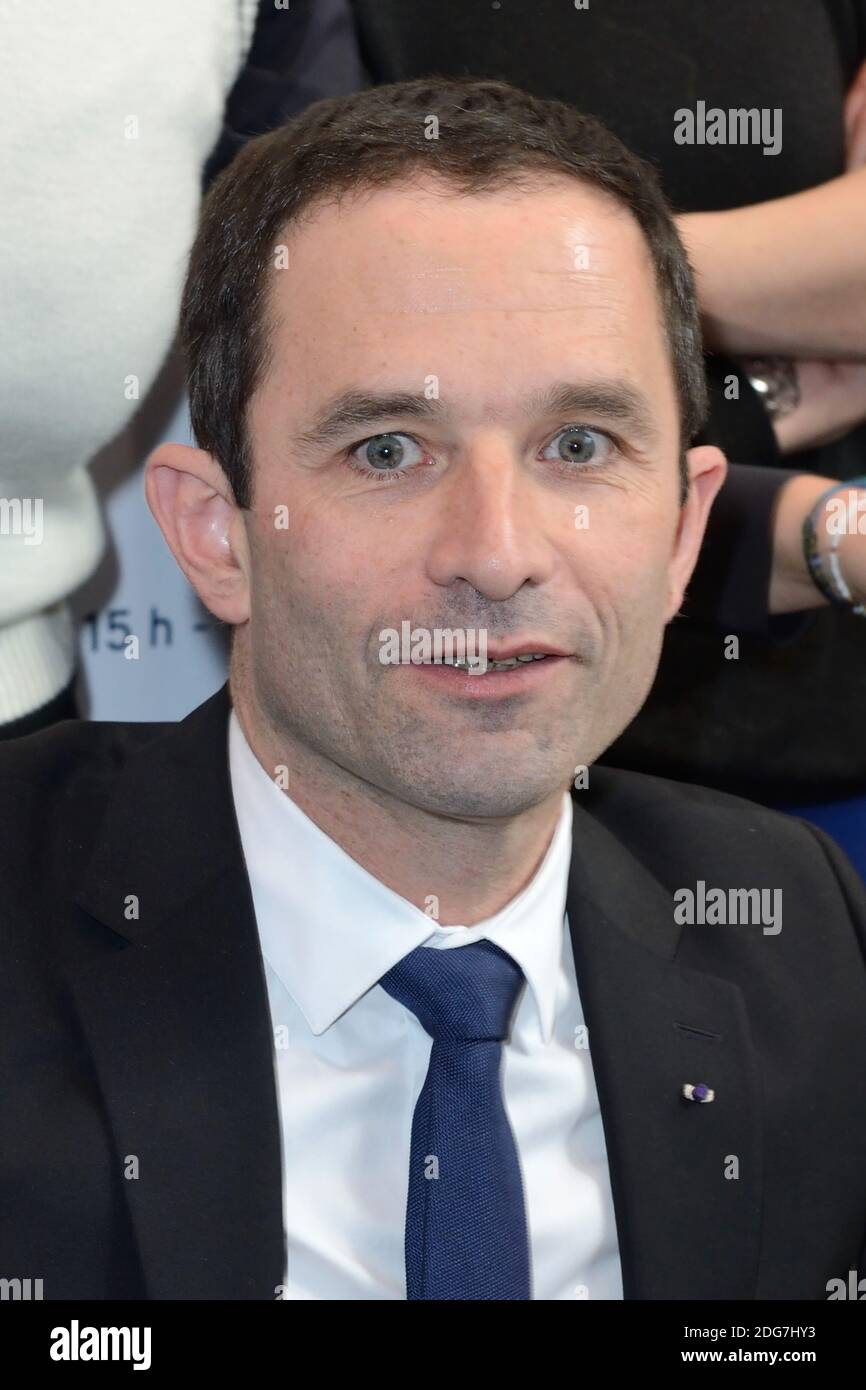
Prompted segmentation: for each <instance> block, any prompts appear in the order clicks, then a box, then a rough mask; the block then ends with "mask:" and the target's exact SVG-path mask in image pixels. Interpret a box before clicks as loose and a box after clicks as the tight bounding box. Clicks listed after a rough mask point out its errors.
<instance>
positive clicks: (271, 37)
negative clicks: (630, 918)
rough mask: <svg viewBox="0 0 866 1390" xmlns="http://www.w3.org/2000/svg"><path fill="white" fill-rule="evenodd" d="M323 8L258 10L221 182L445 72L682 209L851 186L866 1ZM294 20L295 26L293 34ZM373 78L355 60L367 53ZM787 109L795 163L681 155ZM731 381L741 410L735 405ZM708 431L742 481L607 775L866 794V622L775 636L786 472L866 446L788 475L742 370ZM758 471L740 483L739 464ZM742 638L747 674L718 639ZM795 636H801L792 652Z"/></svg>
mask: <svg viewBox="0 0 866 1390" xmlns="http://www.w3.org/2000/svg"><path fill="white" fill-rule="evenodd" d="M351 8H352V13H353V16H354V20H355V23H356V26H357V39H355V37H354V36H353V35H352V33H351V27H350V23H349V19H348V16H347V12H346V7H345V4H344V3H343V0H314V2H313V3H312V5H311V4H310V3H309V0H302V3H298V2H297V0H296V3H295V4H294V5H292V6H291V8H290V10H288V11H281V10H274V9H273V8H272V7H270V6H267V5H264V6H263V7H262V9H261V12H260V16H259V23H258V27H257V31H256V36H255V39H254V44H253V49H252V51H251V53H250V61H249V63H248V66H247V68H246V69H245V71H244V73H242V75H241V78H240V79H239V81H238V83H237V85H236V87H235V89H234V91H233V93H232V96H231V99H230V103H229V108H228V113H227V124H226V129H225V131H224V134H223V137H222V139H221V141H220V144H219V145H218V146H217V149H216V151H215V152H214V155H213V157H212V159H211V161H210V164H209V166H208V177H209V178H210V177H213V176H214V174H215V173H216V172H218V170H219V169H220V168H222V167H223V166H224V165H225V163H227V162H228V160H229V159H230V157H231V155H232V154H233V153H234V152H235V150H236V149H237V148H239V147H240V145H241V144H243V143H244V141H245V140H246V139H248V138H249V137H250V136H252V135H255V134H258V133H260V132H261V131H264V130H267V129H271V128H273V126H275V125H278V124H279V123H280V122H281V121H283V120H286V119H288V118H289V117H290V116H291V115H293V114H295V112H296V111H299V110H301V109H302V108H303V106H305V105H306V104H308V103H309V102H310V101H312V100H315V99H317V98H318V97H320V96H329V95H335V94H337V93H339V92H346V91H352V90H354V89H355V88H356V87H357V86H359V85H362V84H363V83H364V82H365V81H366V82H368V83H369V82H373V81H375V82H391V81H400V80H404V79H409V78H414V77H420V76H424V75H428V74H431V73H439V74H442V75H445V76H452V77H455V76H477V77H495V78H502V79H505V80H507V81H510V82H513V83H515V84H516V85H518V86H521V87H524V88H526V89H527V90H529V91H532V92H534V93H536V94H537V95H539V96H547V97H556V98H558V99H560V100H565V101H571V102H576V103H579V105H580V106H581V108H582V109H583V110H585V111H587V112H589V113H590V114H592V115H595V116H597V117H599V118H600V119H602V120H603V121H604V122H605V123H606V124H607V125H609V126H610V128H611V129H612V130H614V131H615V132H616V134H617V135H619V136H620V137H621V138H622V139H623V140H624V141H625V143H626V144H627V145H629V146H630V147H631V148H632V149H633V150H635V151H636V152H637V153H638V154H640V155H642V156H643V157H644V158H647V159H649V160H651V161H652V162H653V163H654V164H655V166H656V168H657V169H658V171H659V175H660V178H661V181H662V185H663V187H664V189H665V191H666V193H667V195H668V197H669V199H670V201H671V203H672V205H673V206H674V208H675V209H676V210H678V211H684V212H685V211H698V210H711V209H724V208H731V207H740V206H744V205H747V204H751V203H757V202H762V201H766V200H767V199H770V198H774V197H779V196H782V195H784V194H788V193H794V192H797V191H799V190H801V189H804V188H808V187H812V186H814V185H817V184H821V183H825V182H827V181H828V180H829V179H831V178H834V177H835V176H836V175H838V174H840V173H841V172H842V171H843V169H844V143H843V140H844V133H843V105H844V100H845V93H846V91H847V89H848V87H849V85H850V83H851V81H852V79H853V76H854V74H855V73H856V71H857V69H858V67H859V66H860V63H861V62H862V61H863V58H864V56H866V0H760V3H759V2H758V0H729V3H728V4H726V5H723V6H722V5H718V4H716V3H715V0H662V3H658V4H655V5H648V4H646V3H645V0H593V3H592V4H591V5H590V7H589V8H588V9H587V10H581V11H577V10H575V9H574V8H573V6H571V5H569V4H566V3H563V0H523V3H520V0H507V2H506V3H503V4H502V5H501V6H500V7H499V8H498V9H494V8H493V7H492V5H491V4H490V3H488V0H412V3H411V4H406V2H405V0H352V4H351ZM289 16H291V19H290V18H289ZM358 44H359V45H360V53H361V57H362V59H363V64H364V68H365V69H366V70H365V71H364V70H363V69H361V68H360V66H359V63H358V49H357V45H358ZM699 100H702V101H704V102H705V103H706V105H707V107H708V108H709V107H711V106H720V107H722V108H724V109H728V108H729V107H752V106H756V107H759V108H760V107H768V108H770V109H774V108H776V107H781V109H782V112H783V140H782V147H781V150H780V151H779V153H778V154H776V155H764V154H763V153H762V151H761V149H760V148H759V147H756V146H747V145H738V146H725V145H718V146H705V145H703V146H699V145H677V144H676V143H675V142H674V128H675V123H674V118H673V113H674V111H675V110H677V108H679V107H681V106H687V107H692V108H694V106H695V104H696V103H697V101H699ZM733 371H736V372H737V375H738V377H739V380H740V399H739V400H736V401H732V400H726V399H725V397H724V394H723V390H722V385H723V380H724V377H725V376H726V375H727V374H728V373H729V372H733ZM707 374H708V381H709V385H710V397H711V413H710V419H709V421H708V425H707V427H706V429H705V430H704V431H703V433H702V434H701V435H700V436H699V438H698V439H697V440H696V441H695V442H696V443H713V444H717V445H719V446H720V447H721V448H722V449H724V451H725V453H726V454H727V456H728V459H729V461H730V462H731V464H732V467H731V469H730V472H729V479H728V481H726V483H725V485H724V487H723V488H722V490H721V492H720V494H719V496H718V498H717V500H716V503H715V504H714V507H713V509H712V512H711V516H710V522H709V526H708V531H707V540H706V543H705V546H704V549H703V552H702V555H701V559H700V561H699V563H698V566H697V568H696V571H695V576H694V579H693V581H692V584H691V586H690V589H689V595H688V598H687V600H686V604H685V606H684V609H683V616H681V617H679V618H677V619H676V620H675V621H674V622H673V623H672V624H670V625H669V627H668V629H667V632H666V636H665V643H664V648H663V652H662V658H661V663H660V667H659V673H658V678H657V681H656V684H655V686H654V688H653V691H652V692H651V694H650V697H649V699H648V701H647V703H646V705H645V706H644V708H643V709H642V710H641V712H640V713H639V714H638V716H637V718H636V719H635V720H634V721H633V723H632V724H631V725H630V726H629V728H628V729H627V730H626V732H625V733H624V734H623V735H622V737H621V738H620V739H618V740H617V741H616V742H615V743H614V744H613V745H612V747H611V748H610V749H609V750H608V752H607V753H606V754H605V755H604V756H603V758H602V759H600V760H599V761H600V762H605V763H612V764H614V765H619V766H623V767H631V768H635V769H638V770H642V771H648V772H655V773H658V774H660V775H664V776H670V777H676V778H679V779H682V780H684V781H692V782H698V783H705V784H707V785H711V786H717V787H721V788H723V789H727V790H732V791H736V792H740V793H741V794H743V795H747V796H750V797H754V798H756V799H759V800H770V801H772V800H782V799H786V798H792V799H794V798H796V799H814V800H821V799H832V798H835V797H839V796H845V795H853V794H855V793H858V792H861V793H862V792H866V723H864V720H863V717H862V716H863V706H864V703H866V702H864V698H863V692H864V691H866V623H864V622H863V620H862V619H858V618H855V617H853V616H851V615H849V614H848V613H846V612H843V611H840V610H835V609H834V610H825V611H821V612H820V613H817V614H814V615H811V616H809V617H808V618H805V619H801V618H794V619H790V618H786V619H779V620H771V621H770V622H769V623H768V620H767V612H766V599H767V589H768V579H769V566H770V539H769V538H770V534H771V524H772V513H773V507H774V503H775V500H776V497H777V493H778V488H779V486H780V484H781V483H782V481H784V480H785V479H787V478H788V477H790V471H787V470H790V469H800V470H804V471H809V472H817V473H823V474H826V475H827V476H828V477H837V476H838V477H843V478H848V477H854V476H855V475H856V474H858V473H863V472H866V430H864V429H862V428H861V429H860V430H858V431H856V432H854V433H853V434H851V435H849V436H848V437H847V438H846V439H845V440H843V441H841V442H840V443H839V444H836V445H833V446H829V447H827V448H824V449H820V450H812V451H808V452H804V453H801V454H798V455H791V456H789V457H787V458H785V459H784V464H785V466H786V471H781V463H782V460H781V459H780V455H779V451H778V448H777V446H776V443H775V437H774V435H773V431H772V429H771V426H770V422H769V419H768V418H767V416H766V413H765V411H764V408H763V405H762V403H761V401H760V399H759V398H758V397H757V395H756V394H755V393H754V392H753V391H752V389H751V388H750V387H749V386H748V383H747V382H746V380H745V377H744V374H743V373H742V371H741V370H738V369H737V365H736V364H735V363H734V362H733V361H732V360H731V359H729V358H728V357H726V356H724V355H722V354H713V355H711V356H709V357H708V358H707ZM740 464H743V465H760V466H752V467H738V466H737V465H740ZM729 633H736V634H738V635H739V637H740V655H739V659H738V660H727V659H725V655H724V638H725V636H726V635H727V634H729ZM786 639H787V640H786Z"/></svg>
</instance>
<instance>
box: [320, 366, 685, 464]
mask: <svg viewBox="0 0 866 1390" xmlns="http://www.w3.org/2000/svg"><path fill="white" fill-rule="evenodd" d="M521 413H523V414H525V415H529V416H535V417H538V416H542V415H544V416H547V415H558V416H560V417H561V418H564V419H567V418H569V417H575V422H576V421H577V419H579V417H580V416H581V415H583V414H591V415H595V416H603V417H604V418H605V419H608V420H613V421H616V422H618V423H619V424H621V425H623V426H625V427H626V428H630V429H632V430H633V431H634V432H635V433H637V434H639V435H641V436H642V437H643V439H644V440H645V441H646V442H647V443H648V444H655V443H658V441H659V438H660V436H659V428H658V425H657V424H656V421H655V412H654V411H653V408H652V405H651V404H650V401H649V400H648V399H647V397H646V396H645V395H644V394H643V392H642V391H640V390H638V389H637V387H635V386H633V385H632V384H631V383H630V382H628V381H625V380H620V379H605V380H597V381H587V382H584V383H577V382H569V381H561V382H556V383H555V384H554V385H553V386H548V387H544V388H543V389H541V390H538V391H533V392H531V393H530V394H529V395H528V396H526V397H525V398H524V400H523V403H522V412H521ZM446 414H447V406H446V404H445V403H444V402H443V401H442V400H441V399H436V398H434V399H428V398H427V397H426V396H424V395H419V394H417V393H415V392H411V391H397V392H389V393H385V394H381V395H380V394H376V393H375V392H374V393H371V392H367V391H343V392H341V393H340V394H339V395H338V396H334V397H333V398H332V399H331V400H330V401H328V402H326V404H325V405H324V406H323V407H322V409H321V410H320V411H319V413H318V415H317V416H316V418H315V420H314V421H313V423H312V425H310V426H309V428H307V429H305V430H303V431H302V432H301V433H300V434H298V435H296V436H295V442H296V444H298V445H301V446H304V445H305V446H307V447H308V448H310V447H312V448H316V447H322V446H323V445H326V444H330V443H333V442H334V441H335V440H339V439H341V438H343V436H344V435H345V434H347V433H348V432H351V431H357V430H364V429H367V428H369V426H371V425H375V424H377V423H379V422H381V421H383V420H386V419H390V418H392V417H394V416H399V417H401V418H403V419H412V420H430V419H442V418H444V416H445V415H446Z"/></svg>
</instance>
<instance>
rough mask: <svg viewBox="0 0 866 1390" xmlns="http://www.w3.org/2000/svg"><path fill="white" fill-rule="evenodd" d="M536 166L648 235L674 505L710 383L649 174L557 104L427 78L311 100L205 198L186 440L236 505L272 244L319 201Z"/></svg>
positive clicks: (264, 349) (688, 294)
mask: <svg viewBox="0 0 866 1390" xmlns="http://www.w3.org/2000/svg"><path fill="white" fill-rule="evenodd" d="M435 123H438V128H436V126H435ZM434 129H435V130H436V134H437V137H438V138H430V135H431V132H432V131H433V130H434ZM544 171H547V172H548V173H551V174H560V175H562V174H565V175H571V176H573V177H575V178H577V179H580V180H582V181H583V182H584V183H586V184H590V185H593V186H595V187H597V188H600V189H603V190H605V191H607V192H608V193H610V194H611V195H612V196H613V197H614V198H615V199H617V200H618V201H619V202H620V203H621V204H622V205H623V206H624V207H626V208H627V209H628V210H629V211H630V212H631V213H632V214H633V215H634V217H635V218H636V220H637V222H638V223H639V225H640V227H641V229H642V231H643V234H644V236H645V238H646V241H647V244H648V247H649V250H650V253H651V257H652V262H653V267H654V270H655V276H656V283H657V287H658V291H659V295H660V300H661V306H662V314H663V322H664V328H665V331H666V334H667V338H668V341H669V346H670V351H671V358H672V365H673V374H674V379H675V384H676V390H677V395H678V399H679V413H680V504H681V505H682V503H683V502H684V501H685V499H686V497H687V496H688V474H687V470H686V464H685V449H686V448H687V447H688V444H689V443H690V442H691V440H692V439H693V437H694V435H695V434H696V433H697V432H698V430H700V429H701V427H702V425H703V424H704V423H705V420H706V415H707V386H706V376H705V371H704V360H703V350H702V342H701V330H700V320H699V317H698V309H697V303H696V296H695V288H694V282H693V278H692V273H691V269H690V266H689V263H688V258H687V256H686V253H685V250H684V248H683V245H682V242H681V241H680V238H679V235H678V233H677V229H676V225H675V223H674V221H673V216H672V212H671V209H670V207H669V205H668V203H667V201H666V199H665V197H664V194H663V193H662V190H661V185H660V183H659V180H658V177H657V175H656V172H655V170H654V169H653V167H652V166H651V165H650V164H648V163H646V162H645V161H644V160H642V159H640V158H638V156H636V155H634V154H632V153H631V152H630V151H629V150H628V149H627V148H626V146H625V145H624V144H623V143H622V141H621V140H620V139H619V138H618V137H617V136H616V135H614V134H613V132H612V131H610V130H608V129H607V127H606V126H604V125H602V123H601V122H600V121H598V120H596V119H595V118H594V117H592V116H587V115H584V114H583V113H581V112H580V111H579V110H577V109H575V108H574V107H572V106H570V105H568V104H567V103H565V102H562V101H548V100H543V99H541V98H539V97H536V96H532V95H530V94H529V93H528V92H524V91H521V90H519V89H518V88H517V87H513V86H511V84H510V83H507V82H496V81H487V80H483V81H482V80H473V79H465V80H458V79H452V78H444V77H429V78H420V79H416V80H414V81H411V82H395V83H391V84H388V85H384V86H379V87H372V88H369V89H366V90H364V91H360V92H355V93H353V94H351V95H350V96H342V97H333V98H328V99H327V100H325V101H318V102H316V103H315V104H314V105H312V106H309V107H308V108H307V109H306V110H305V111H304V112H303V113H302V114H301V115H299V116H297V117H295V118H294V119H293V120H291V121H289V122H288V123H287V124H286V125H283V126H281V127H279V128H278V129H277V130H273V131H270V132H269V133H268V134H267V135H261V136H259V137H257V138H256V139H254V140H251V141H250V142H249V143H248V144H247V145H245V146H244V148H243V149H242V150H241V151H240V153H239V154H238V155H237V156H236V157H235V159H234V160H233V162H232V163H231V164H230V165H229V166H228V168H227V169H225V170H224V171H223V172H222V173H221V174H220V176H219V177H218V178H217V179H216V180H215V182H214V184H213V186H212V187H211V189H210V190H209V192H208V195H207V197H206V199H205V201H204V204H203V207H202V212H201V219H200V222H199V228H198V233H197V235H196V239H195V242H194V245H193V247H192V251H191V253H190V259H189V267H188V270H187V275H186V281H185V285H184V290H183V300H182V306H181V316H180V336H181V343H182V345H183V348H184V350H185V352H186V359H187V383H188V389H189V404H190V414H191V420H192V428H193V432H194V435H195V438H196V441H197V443H198V445H199V447H200V448H202V449H206V450H208V452H210V453H211V454H213V456H214V457H215V458H216V459H217V460H218V462H219V463H220V465H221V467H222V468H223V470H224V472H225V473H226V476H227V477H228V479H229V482H230V483H231V487H232V491H233V493H234V497H235V500H236V502H237V503H238V505H239V506H241V507H249V506H250V505H251V499H252V459H251V451H250V441H249V433H248V428H247V418H246V416H247V407H248V404H249V401H250V399H251V397H252V395H253V393H254V391H255V389H256V387H257V385H258V384H259V382H260V381H261V380H262V377H263V375H264V372H265V371H266V369H267V365H268V362H269V357H270V351H271V334H270V330H269V327H268V313H267V309H268V292H269V288H270V284H271V280H270V276H269V274H268V271H269V270H270V269H271V268H272V267H273V266H274V264H275V262H274V249H275V243H277V241H278V238H279V236H280V235H281V234H282V233H283V232H284V231H285V230H286V229H287V228H288V227H289V226H290V225H291V224H292V223H294V222H296V221H298V219H299V218H300V216H301V214H302V213H303V212H305V211H307V210H308V209H310V207H311V206H312V205H313V204H314V203H319V202H326V201H328V200H331V199H336V198H339V196H340V195H341V194H343V193H345V192H348V191H350V190H353V189H365V188H368V187H369V188H376V187H384V186H387V185H389V184H393V183H394V182H395V181H397V180H398V179H399V178H400V177H401V176H402V175H410V174H414V173H428V174H430V175H433V176H435V177H437V178H439V179H442V180H444V181H446V182H447V183H450V184H451V185H452V186H453V187H454V189H455V192H459V193H466V194H471V193H478V192H484V191H487V190H489V189H496V188H498V187H501V186H504V185H508V184H519V183H520V179H521V176H522V175H523V176H525V175H531V174H538V173H543V172H544Z"/></svg>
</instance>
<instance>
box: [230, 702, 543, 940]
mask: <svg viewBox="0 0 866 1390" xmlns="http://www.w3.org/2000/svg"><path fill="white" fill-rule="evenodd" d="M232 700H233V705H234V710H235V714H236V715H237V718H238V720H239V721H240V725H241V728H242V730H243V732H244V736H245V738H246V740H247V742H248V744H249V745H250V748H251V749H252V751H253V753H254V754H255V757H256V759H257V760H258V762H259V763H260V764H261V766H262V767H263V768H264V770H265V771H266V772H267V774H268V776H269V777H271V778H272V779H275V778H276V769H277V768H278V767H280V766H282V765H288V766H290V767H291V773H290V779H289V787H288V788H287V789H286V790H285V791H284V795H288V796H290V797H291V799H292V801H293V802H294V803H295V805H296V806H299V807H300V809H301V810H302V811H303V812H304V814H305V815H306V816H308V817H309V818H310V820H311V821H313V822H314V824H315V825H317V826H318V827H319V829H320V830H322V831H324V833H325V834H326V835H328V836H329V837H330V839H332V840H334V841H335V843H336V844H338V845H339V846H340V848H341V849H343V850H345V852H346V853H347V854H348V855H350V856H351V858H352V859H354V860H355V861H356V863H358V864H360V865H361V866H362V867H363V868H364V869H366V870H367V872H368V873H370V874H372V875H373V877H374V878H377V879H378V880H379V882H380V883H384V884H385V886H386V887H388V888H390V889H392V890H393V891H394V892H395V893H399V895H400V896H401V897H402V898H405V899H406V900H407V901H408V902H411V903H412V904H413V905H414V906H415V907H417V908H418V909H419V910H420V911H421V912H426V913H427V915H428V916H430V917H431V918H433V920H435V921H436V922H438V923H439V924H440V926H456V925H460V926H465V927H471V926H474V925H475V923H476V922H482V921H484V920H485V919H486V918H488V917H492V916H493V914H494V913H496V912H499V911H500V910H501V909H502V908H503V907H505V906H506V905H507V904H508V903H509V902H511V900H512V899H513V898H515V897H516V896H517V894H518V893H520V892H521V891H522V890H523V889H524V888H525V887H526V885H527V884H528V883H529V882H530V880H531V879H532V877H533V875H534V874H535V872H536V870H537V869H538V867H539V865H540V864H541V861H542V860H543V858H544V856H545V854H546V852H547V850H548V848H549V846H550V843H551V840H552V838H553V834H554V831H555V829H556V825H557V822H558V820H559V815H560V812H561V810H562V797H563V794H564V792H565V788H564V787H563V788H561V789H560V790H558V791H556V792H555V793H553V794H552V795H551V796H550V797H548V798H547V799H546V800H545V801H543V802H541V803H539V804H538V805H537V806H531V807H529V808H528V809H527V810H526V811H523V812H521V813H520V814H519V815H516V816H506V817H501V818H489V817H487V818H484V819H483V820H482V819H478V820H471V819H469V820H467V819H463V818H457V817H452V816H447V815H442V814H437V813H435V812H431V811H427V810H425V809H424V808H422V807H418V806H413V805H412V804H411V802H407V801H404V800H401V799H400V798H399V797H397V796H393V795H391V794H390V793H388V792H385V791H382V789H381V788H379V787H375V786H372V785H371V784H370V783H368V782H364V781H363V780H362V779H361V778H358V777H355V776H354V775H353V774H352V773H349V772H347V771H346V770H345V769H344V768H341V767H338V766H336V765H335V764H333V763H328V762H326V761H325V760H323V759H321V758H319V757H318V756H317V755H315V754H313V753H311V752H310V750H309V749H307V748H304V747H303V746H302V745H300V744H298V743H297V742H296V741H294V740H291V739H290V740H289V746H288V747H287V743H286V737H285V736H283V735H279V736H278V735H276V734H275V733H274V731H273V730H271V729H270V728H269V727H268V725H267V723H266V721H264V720H263V719H262V718H261V717H260V712H259V711H258V710H257V709H255V708H254V707H253V706H252V705H251V704H250V703H248V702H247V701H246V700H245V699H244V698H243V696H241V695H240V693H239V692H235V691H234V690H233V691H232Z"/></svg>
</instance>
